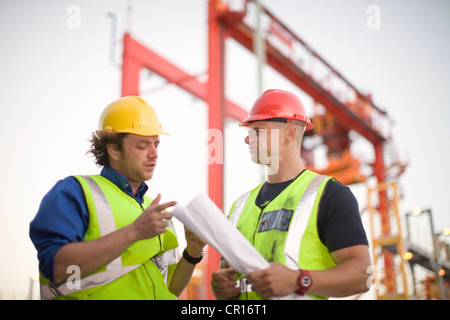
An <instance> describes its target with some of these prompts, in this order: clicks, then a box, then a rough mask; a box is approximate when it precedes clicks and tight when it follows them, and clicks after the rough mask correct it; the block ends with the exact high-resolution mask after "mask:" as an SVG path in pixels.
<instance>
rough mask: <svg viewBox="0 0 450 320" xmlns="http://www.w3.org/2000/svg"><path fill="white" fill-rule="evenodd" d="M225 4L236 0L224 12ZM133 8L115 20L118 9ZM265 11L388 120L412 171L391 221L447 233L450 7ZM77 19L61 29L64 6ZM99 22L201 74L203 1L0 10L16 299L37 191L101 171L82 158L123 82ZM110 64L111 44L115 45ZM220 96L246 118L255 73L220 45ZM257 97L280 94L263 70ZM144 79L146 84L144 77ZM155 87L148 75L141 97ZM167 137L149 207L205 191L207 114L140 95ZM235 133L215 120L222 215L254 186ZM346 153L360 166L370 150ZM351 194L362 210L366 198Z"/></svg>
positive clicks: (5, 273) (232, 46) (277, 5)
mask: <svg viewBox="0 0 450 320" xmlns="http://www.w3.org/2000/svg"><path fill="white" fill-rule="evenodd" d="M234 2H235V3H236V2H238V1H236V0H235V1H234ZM129 3H131V4H132V5H133V12H132V14H131V19H128V22H126V17H127V14H126V8H127V6H128V4H129ZM263 3H264V4H265V5H266V6H267V7H268V8H269V9H270V10H271V11H272V12H273V13H275V14H276V15H277V16H278V17H279V18H280V19H281V21H283V22H284V23H285V24H286V25H288V26H289V27H290V28H291V29H292V30H294V31H295V32H296V33H297V35H299V36H300V37H301V38H302V39H304V40H305V41H306V42H307V43H309V44H310V45H311V46H312V47H313V48H315V49H316V51H317V52H319V54H321V55H322V56H323V57H324V58H325V59H326V60H327V61H328V62H329V63H330V64H331V65H333V66H334V67H335V68H336V69H337V70H339V71H340V72H341V73H342V74H344V75H345V76H346V77H347V78H348V79H349V80H350V81H351V82H352V83H353V84H354V85H355V86H356V87H357V88H359V89H360V90H361V91H362V92H367V93H368V92H370V93H372V96H373V99H374V101H375V103H376V104H377V105H378V106H380V107H381V108H382V109H385V110H386V111H387V112H388V113H389V114H390V116H391V117H392V118H393V119H394V120H395V127H394V128H393V136H394V141H395V144H396V145H397V147H398V148H399V151H400V152H401V153H402V154H403V155H405V156H407V158H408V159H409V162H410V165H409V167H408V169H407V171H406V173H405V174H404V176H403V178H402V179H401V181H400V183H401V187H402V191H403V193H404V199H403V200H402V202H401V203H400V211H401V212H402V214H404V213H405V212H407V211H409V210H410V208H411V207H413V206H414V205H421V206H423V207H429V208H432V209H433V215H434V220H435V229H436V230H437V231H440V230H442V229H443V228H444V227H445V226H450V216H449V215H448V213H447V207H448V205H447V202H446V200H447V199H446V197H447V196H448V191H447V189H446V187H445V181H447V180H449V178H450V173H449V171H448V170H446V164H447V161H448V159H449V157H450V152H449V151H450V144H449V143H448V142H447V139H448V138H450V126H448V123H449V120H450V95H449V94H448V89H449V88H450V63H449V61H448V57H450V45H449V40H448V36H447V35H446V32H447V31H448V30H450V19H449V12H450V3H449V2H448V1H446V0H432V1H424V0H421V1H419V0H415V1H411V0H395V1H387V0H378V1H377V0H372V1H365V0H361V1H356V0H339V1H333V0H318V1H305V0H296V1H293V0H265V1H263ZM373 4H375V5H377V6H378V7H379V8H380V14H381V15H380V18H381V20H380V22H381V24H380V26H381V29H378V30H369V29H368V28H367V26H366V21H367V19H368V17H369V14H368V13H367V12H366V10H367V8H368V6H369V5H373ZM71 5H76V6H78V7H79V8H80V17H81V20H80V28H79V29H74V30H70V29H69V28H68V27H67V25H66V22H67V19H68V18H69V16H70V14H69V13H67V8H68V7H69V6H71ZM107 12H112V13H115V14H117V17H118V35H117V39H118V40H120V38H121V36H122V34H123V31H124V29H125V26H126V25H128V27H129V28H131V32H132V35H133V36H134V37H135V38H137V39H138V40H139V41H141V42H142V43H143V44H145V45H147V46H148V47H151V48H152V49H154V50H155V51H156V52H158V53H160V54H161V55H162V56H164V57H165V58H166V59H168V60H169V61H171V62H173V63H174V64H176V65H178V66H179V67H181V68H183V69H184V70H185V71H187V72H189V73H190V74H192V75H200V74H205V73H206V71H207V1H206V0H190V1H182V0H167V1H159V0H140V1H138V0H135V1H125V0H108V1H106V0H95V1H87V0H78V1H72V0H71V1H66V0H60V1H50V0H47V1H31V0H0V30H1V31H0V44H1V50H0V71H1V72H0V93H1V94H0V96H1V98H2V105H1V107H0V119H1V120H2V124H3V125H2V126H1V127H0V136H1V138H0V149H1V150H2V156H1V157H0V166H1V168H2V169H1V170H2V177H3V179H4V182H3V184H2V187H1V194H2V201H1V202H0V252H1V255H2V257H3V258H2V262H1V263H0V292H1V291H16V292H22V293H28V290H29V289H28V288H29V279H30V277H31V275H33V274H35V273H36V271H37V259H36V258H35V257H36V252H35V249H34V247H33V246H32V244H31V241H30V240H29V237H28V229H29V222H30V221H31V220H32V219H33V217H34V215H35V214H36V211H37V209H38V207H39V204H40V201H41V199H42V197H43V196H44V195H45V193H46V192H47V191H48V190H49V189H50V188H51V187H52V186H53V185H54V184H55V182H56V181H57V180H59V179H62V178H64V177H66V176H68V175H72V174H95V173H98V172H99V168H97V167H96V166H95V165H94V164H93V161H92V159H91V158H88V157H87V156H86V155H85V152H86V151H87V149H88V148H89V143H88V141H87V139H88V138H89V136H90V133H91V132H92V131H94V130H95V129H96V127H97V120H98V116H99V115H100V112H101V111H102V109H103V108H104V107H105V106H106V105H107V104H108V103H109V102H111V101H112V100H114V99H116V98H118V97H119V96H120V79H121V72H120V68H119V67H117V66H112V65H111V63H110V61H109V52H110V45H109V41H110V25H111V20H110V19H109V18H107V17H106V13H107ZM116 49H117V59H116V61H117V62H119V63H120V53H121V44H120V42H118V45H117V46H116ZM227 59H228V60H227V64H226V67H227V69H226V70H227V81H226V93H227V96H228V98H230V99H231V100H233V101H235V102H236V103H238V104H240V105H241V106H242V107H244V108H246V109H248V108H249V107H250V106H251V104H252V103H253V101H254V100H255V99H256V98H257V84H256V78H255V72H256V62H255V59H254V57H252V56H251V55H250V54H249V53H248V52H247V51H246V50H245V49H243V48H241V47H240V46H239V45H237V44H236V43H233V42H230V43H228V45H227ZM264 75H265V79H264V86H265V89H268V88H271V87H278V88H285V89H288V90H292V91H294V92H295V93H297V94H299V95H300V96H301V97H302V98H304V99H305V100H304V102H305V104H306V107H307V109H308V111H312V105H311V103H310V101H309V99H308V98H307V97H305V96H304V95H302V93H301V92H300V91H299V90H298V89H297V88H296V87H294V86H293V85H292V84H290V83H288V82H287V81H286V80H283V79H282V78H281V77H280V76H278V75H276V74H275V73H274V72H272V71H271V70H269V68H267V69H266V70H265V74H264ZM143 76H145V75H143ZM162 83H163V80H162V79H161V78H159V77H157V76H155V75H152V76H149V77H146V78H145V79H144V81H143V84H142V86H141V88H142V91H143V93H145V92H147V93H148V92H150V91H151V88H155V87H159V86H160V85H161V84H162ZM143 96H144V98H145V99H147V101H148V102H149V103H150V104H152V105H153V106H154V108H155V109H156V111H157V113H158V116H159V118H160V121H161V122H162V124H163V127H164V128H165V129H166V130H167V131H169V132H170V136H168V137H162V144H161V151H160V159H159V164H158V167H157V171H156V173H155V177H154V179H152V180H151V181H150V182H149V183H148V184H149V187H150V191H149V195H150V196H155V195H156V194H157V193H158V192H161V193H162V195H163V201H164V200H172V199H175V200H178V201H179V202H180V203H182V204H183V203H186V202H187V201H189V200H190V199H191V198H192V197H193V196H195V195H196V194H197V193H198V192H201V191H206V179H207V177H206V153H205V152H206V149H205V145H206V142H207V141H206V126H207V124H206V108H207V107H206V104H205V103H204V102H202V101H200V100H197V99H194V98H193V97H192V96H190V95H189V94H187V93H186V92H184V91H182V90H181V89H178V88H177V87H176V86H174V85H168V86H165V87H164V88H163V89H161V90H159V91H157V92H154V93H151V94H143ZM245 134H246V130H245V129H243V128H238V127H237V122H235V121H227V131H226V147H227V149H226V151H225V152H226V160H225V161H226V162H225V163H226V193H225V210H228V208H229V206H230V205H231V202H232V201H233V200H234V199H235V198H236V197H237V196H239V195H240V194H242V193H243V192H245V191H247V190H248V189H250V188H251V187H253V186H254V185H256V184H257V183H258V182H259V179H260V178H259V173H260V172H259V169H258V168H257V167H256V166H255V165H254V164H252V163H251V161H250V158H249V156H248V153H247V150H246V147H245V145H244V143H243V140H244V137H245ZM361 148H362V149H361V150H355V153H356V154H359V155H361V156H362V158H363V159H365V160H368V159H370V152H369V155H367V152H366V151H365V150H366V149H364V148H365V147H364V146H362V147H361ZM352 189H353V190H354V191H355V194H356V195H357V197H358V200H359V201H360V206H361V207H364V205H365V201H366V200H365V192H366V191H365V190H366V189H365V186H353V187H352Z"/></svg>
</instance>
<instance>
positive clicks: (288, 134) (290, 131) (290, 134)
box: [284, 124, 297, 143]
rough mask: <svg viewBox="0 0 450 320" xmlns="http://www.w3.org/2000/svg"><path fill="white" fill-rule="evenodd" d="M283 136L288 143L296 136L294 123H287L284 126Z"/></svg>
mask: <svg viewBox="0 0 450 320" xmlns="http://www.w3.org/2000/svg"><path fill="white" fill-rule="evenodd" d="M284 137H285V139H286V141H287V142H288V143H289V142H291V141H293V140H295V139H296V137H297V128H296V127H295V126H294V125H292V124H289V125H288V126H287V127H286V130H285V134H284Z"/></svg>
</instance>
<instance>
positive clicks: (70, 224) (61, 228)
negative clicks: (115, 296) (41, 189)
mask: <svg viewBox="0 0 450 320" xmlns="http://www.w3.org/2000/svg"><path fill="white" fill-rule="evenodd" d="M100 175H102V176H103V177H105V178H107V179H108V180H110V181H111V182H113V183H114V184H115V185H117V186H118V187H119V188H120V189H121V190H122V191H124V192H125V193H127V194H128V195H130V196H132V197H133V198H134V199H136V201H137V202H138V203H139V204H141V203H142V202H143V197H144V194H145V193H146V192H147V190H148V186H147V185H146V184H145V183H144V182H143V183H141V185H140V187H139V190H138V192H137V193H136V195H133V191H132V189H131V185H130V184H129V183H128V181H127V179H126V178H125V177H124V176H122V175H121V174H120V173H118V172H117V171H116V170H114V169H112V168H111V167H109V166H105V167H104V168H103V169H102V171H101V173H100ZM88 226H89V212H88V209H87V204H86V201H85V197H84V192H83V189H82V188H81V185H80V184H79V183H78V181H77V180H76V179H75V178H74V177H67V178H65V179H63V180H59V181H58V182H57V183H56V184H55V186H54V187H53V188H52V189H51V190H50V191H49V192H48V193H47V194H46V195H45V196H44V198H43V199H42V202H41V205H40V207H39V211H38V212H37V214H36V217H35V218H34V219H33V221H31V223H30V238H31V241H32V242H33V244H34V246H35V247H36V250H37V252H38V254H37V256H38V260H39V270H40V271H41V273H42V275H43V276H44V277H46V278H47V279H49V280H50V281H51V282H54V281H53V271H54V260H53V259H54V256H55V254H56V252H57V251H58V250H59V249H60V248H61V247H62V246H64V245H66V244H68V243H71V242H79V241H82V240H83V238H84V235H85V234H86V231H87V229H88Z"/></svg>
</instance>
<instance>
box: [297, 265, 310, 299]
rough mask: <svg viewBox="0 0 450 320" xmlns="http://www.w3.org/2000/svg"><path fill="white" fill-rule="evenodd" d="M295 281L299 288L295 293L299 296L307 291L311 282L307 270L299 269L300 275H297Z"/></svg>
mask: <svg viewBox="0 0 450 320" xmlns="http://www.w3.org/2000/svg"><path fill="white" fill-rule="evenodd" d="M297 282H298V285H299V286H300V288H299V289H298V290H296V291H295V293H296V294H298V295H300V296H303V295H304V294H305V292H306V291H308V290H309V288H311V286H312V284H313V281H312V278H311V275H310V274H309V271H308V270H302V269H300V276H299V277H298V280H297Z"/></svg>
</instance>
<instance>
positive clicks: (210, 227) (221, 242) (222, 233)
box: [172, 193, 269, 275]
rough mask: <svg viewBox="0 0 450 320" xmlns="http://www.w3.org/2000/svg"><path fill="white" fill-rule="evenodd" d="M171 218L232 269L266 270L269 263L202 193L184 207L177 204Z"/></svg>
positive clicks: (247, 270)
mask: <svg viewBox="0 0 450 320" xmlns="http://www.w3.org/2000/svg"><path fill="white" fill-rule="evenodd" d="M172 215H173V216H174V217H175V218H177V219H178V220H180V221H181V222H182V223H183V224H184V225H185V227H186V228H187V229H189V230H191V231H192V232H193V233H195V234H196V235H197V236H198V237H200V238H201V239H202V240H203V241H205V242H207V243H208V245H210V246H212V247H213V248H215V249H216V250H217V251H219V252H220V254H221V255H222V257H223V258H224V259H225V261H226V262H227V263H228V264H229V265H230V267H232V268H233V269H234V270H236V271H238V272H240V273H242V274H244V275H247V274H249V273H250V272H253V271H256V270H260V269H266V268H268V267H269V263H268V262H267V261H266V260H265V259H264V258H263V257H262V256H261V254H260V253H259V252H258V251H257V250H256V249H255V248H254V247H253V246H252V245H251V244H250V242H248V240H247V239H246V238H245V237H244V236H243V235H242V234H241V233H240V232H239V230H238V229H236V228H235V227H234V226H233V225H232V224H231V222H230V221H229V220H228V219H227V218H226V217H225V216H224V215H223V213H222V212H221V211H220V209H219V208H218V207H217V206H216V204H215V203H214V202H213V201H212V200H211V199H210V198H209V197H208V196H207V195H205V194H204V193H201V194H199V195H198V196H197V197H196V198H194V199H193V200H192V201H191V202H190V203H189V204H188V205H187V206H186V207H184V208H183V207H182V206H180V205H176V206H175V207H174V209H173V211H172Z"/></svg>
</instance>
